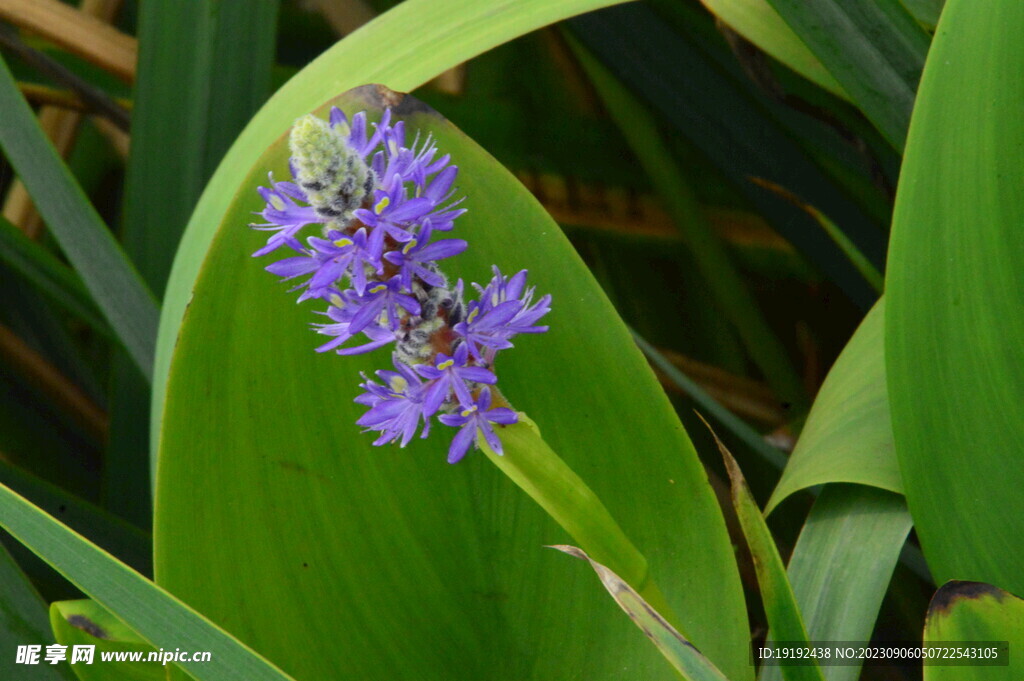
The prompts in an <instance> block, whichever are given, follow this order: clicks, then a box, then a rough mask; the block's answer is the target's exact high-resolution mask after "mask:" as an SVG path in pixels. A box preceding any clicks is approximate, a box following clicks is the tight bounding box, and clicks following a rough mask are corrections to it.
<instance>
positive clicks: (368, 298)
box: [349, 276, 420, 333]
mask: <svg viewBox="0 0 1024 681" xmlns="http://www.w3.org/2000/svg"><path fill="white" fill-rule="evenodd" d="M349 305H350V306H351V307H353V308H357V310H356V312H355V314H353V315H352V319H351V321H350V322H349V331H351V332H352V333H357V332H359V331H362V330H363V329H364V328H366V327H367V326H369V325H370V324H373V323H375V322H377V320H378V319H379V318H380V316H381V315H382V314H384V315H386V316H387V328H389V329H391V330H392V331H394V330H395V329H397V328H398V325H399V322H401V320H402V313H401V312H399V311H398V308H402V309H404V310H405V311H406V312H408V313H409V314H411V315H418V314H419V313H420V304H419V302H417V300H416V299H415V298H413V297H412V296H410V295H407V294H405V293H402V280H401V277H398V276H394V277H391V279H389V280H388V281H386V282H382V283H379V284H375V285H374V286H372V287H371V288H369V289H368V290H367V292H366V294H365V295H361V296H357V297H353V298H351V303H350V304H349Z"/></svg>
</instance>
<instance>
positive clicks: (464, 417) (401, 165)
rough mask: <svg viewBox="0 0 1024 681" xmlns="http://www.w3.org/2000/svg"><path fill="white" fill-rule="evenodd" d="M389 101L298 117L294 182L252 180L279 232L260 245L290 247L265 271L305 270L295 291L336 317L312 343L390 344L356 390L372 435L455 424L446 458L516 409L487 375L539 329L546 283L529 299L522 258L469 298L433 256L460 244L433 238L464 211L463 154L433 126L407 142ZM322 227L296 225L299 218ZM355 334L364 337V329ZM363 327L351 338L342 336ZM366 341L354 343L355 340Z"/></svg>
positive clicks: (492, 443) (351, 350) (381, 440)
mask: <svg viewBox="0 0 1024 681" xmlns="http://www.w3.org/2000/svg"><path fill="white" fill-rule="evenodd" d="M390 121H391V112H390V110H387V111H386V112H385V114H384V117H383V119H382V120H381V121H380V122H379V123H377V124H374V125H373V126H372V127H373V132H372V133H371V132H370V130H369V126H368V124H367V120H366V113H365V112H360V113H358V114H356V115H355V116H353V117H352V120H351V122H350V121H349V120H348V118H347V116H346V115H345V114H344V112H342V111H341V110H340V109H338V108H336V107H335V108H333V109H332V110H331V113H330V120H329V122H328V121H324V120H322V119H320V118H317V117H316V116H313V115H308V116H305V117H303V118H300V119H299V120H298V121H297V122H296V124H295V126H294V127H293V128H292V131H291V136H290V138H289V145H290V150H291V172H292V176H293V178H294V180H295V181H294V182H275V181H274V179H273V177H271V178H270V187H269V188H267V187H260V188H259V191H260V194H261V195H262V196H263V198H264V199H265V200H266V202H267V205H266V208H265V209H264V210H263V211H262V213H260V215H262V216H263V218H264V219H265V220H266V223H264V224H257V225H253V227H255V228H257V229H263V230H268V231H271V232H273V233H272V234H271V236H270V238H269V239H268V240H267V243H266V245H265V246H264V247H263V248H261V249H259V250H258V251H256V253H254V254H253V255H255V256H261V255H266V254H268V253H271V252H275V251H277V250H278V249H279V248H280V247H282V246H286V247H288V248H290V249H291V250H292V251H293V252H295V253H297V254H298V255H294V256H292V257H288V258H285V259H283V260H278V261H277V262H275V263H273V264H271V265H269V266H267V268H266V269H267V270H268V271H269V272H272V273H273V274H277V275H279V276H281V277H282V278H283V280H291V279H296V278H299V277H308V278H306V279H304V280H303V281H302V282H301V283H300V284H299V285H298V286H296V287H295V288H293V289H292V290H293V291H301V292H302V293H301V294H300V295H299V301H300V302H301V301H303V300H308V299H319V300H323V301H325V302H327V303H328V305H329V307H328V308H327V310H326V311H324V312H323V313H322V314H324V315H325V316H326V317H327V318H328V319H329V320H330V321H328V322H325V323H320V324H315V325H314V326H315V328H316V329H317V331H318V332H319V333H321V334H323V335H325V336H330V337H331V340H329V341H328V342H326V343H324V344H323V345H321V346H320V347H319V348H317V351H318V352H326V351H329V350H333V351H334V352H336V353H337V354H339V355H351V354H357V353H364V352H370V351H372V350H375V349H377V348H381V347H384V346H388V345H392V344H393V345H394V346H395V349H394V352H393V354H392V363H393V365H394V370H393V371H392V370H380V371H378V372H377V377H378V378H379V379H380V381H381V382H380V383H378V382H377V381H375V380H374V379H371V378H368V377H366V375H365V374H364V375H363V379H364V382H363V383H362V384H361V387H362V388H363V390H364V392H363V394H361V395H360V396H359V397H357V398H356V401H357V402H359V403H360V404H364V405H366V406H367V407H369V410H368V411H367V412H366V413H365V414H364V415H363V416H362V418H360V419H359V420H358V421H357V423H358V424H359V425H360V426H364V427H365V428H366V429H368V430H373V431H377V432H379V433H380V436H379V437H378V438H377V439H376V441H375V442H374V444H375V445H383V444H387V443H391V442H399V443H400V445H401V446H402V447H405V446H406V445H407V444H408V443H409V441H410V440H411V439H412V437H413V436H414V435H415V434H416V431H417V430H418V429H419V428H420V425H421V424H422V437H427V436H428V435H429V433H430V427H431V421H432V420H433V419H434V417H435V416H436V417H437V421H439V422H440V423H441V424H443V425H445V426H449V427H453V428H458V429H459V430H458V433H457V434H456V435H455V437H454V439H453V440H452V444H451V448H450V450H449V454H448V461H449V462H450V463H456V462H458V461H459V460H461V459H462V458H463V456H465V454H466V452H467V450H468V449H469V447H470V446H471V445H472V444H473V442H474V440H475V439H476V436H477V434H479V436H480V437H482V438H483V439H484V440H485V441H486V442H487V444H488V446H489V447H490V448H491V449H492V450H493V451H494V452H496V453H497V454H502V446H501V440H500V438H499V437H498V436H497V435H496V433H495V431H494V427H493V426H494V424H497V425H500V426H505V425H510V424H512V423H516V422H517V420H518V417H517V415H516V413H515V412H514V411H512V410H511V409H509V408H508V406H507V402H506V401H505V399H504V398H503V397H502V396H501V395H500V393H498V392H497V388H496V387H494V386H495V384H496V383H497V380H498V379H497V376H496V375H495V373H494V371H493V367H494V359H495V356H496V355H497V353H498V352H499V351H500V350H504V349H506V348H511V347H512V342H511V339H512V338H513V337H515V336H516V335H518V334H521V333H543V332H544V331H547V329H548V327H546V326H540V325H538V324H537V322H538V321H539V320H540V319H541V318H542V317H543V316H544V315H546V314H547V313H548V312H549V311H550V309H551V308H550V303H551V296H550V295H545V296H543V297H541V298H540V299H539V300H537V301H536V302H534V300H533V296H534V290H533V289H532V288H527V287H526V275H527V273H526V271H525V270H523V271H521V272H519V273H517V274H515V275H513V276H511V277H509V276H505V275H503V274H502V273H501V271H500V270H499V269H498V267H497V266H495V267H494V276H493V278H492V279H491V280H490V282H489V283H487V285H485V286H481V285H479V284H473V287H474V288H475V289H476V291H477V292H478V293H479V299H478V300H473V301H469V302H466V301H465V300H464V298H463V293H464V288H465V287H464V285H463V282H462V280H461V279H460V280H458V282H456V283H455V284H454V286H452V285H450V283H449V280H448V278H447V277H446V276H445V275H444V274H443V273H442V271H441V269H440V268H439V266H438V264H437V263H438V261H440V260H443V259H445V258H449V257H452V256H455V255H458V254H459V253H462V252H463V251H464V250H466V248H467V246H468V244H467V243H466V241H465V240H463V239H438V240H432V237H433V236H434V234H435V233H440V232H448V231H451V230H452V229H453V228H454V226H455V221H456V220H457V219H458V217H459V216H460V215H462V214H463V213H465V209H464V208H461V207H460V205H461V204H462V201H463V199H462V198H455V191H454V190H453V189H452V186H453V184H454V182H455V179H456V176H457V175H458V167H457V166H455V165H452V164H451V163H450V161H451V159H450V157H449V156H448V155H444V156H439V155H438V149H437V146H436V144H435V143H434V142H433V140H432V139H431V138H430V137H427V138H426V139H424V140H422V141H421V140H420V138H419V135H417V136H416V137H415V139H414V140H413V141H412V143H411V144H409V145H408V146H406V142H405V138H406V135H405V124H404V122H402V121H398V122H396V123H395V124H394V125H391V123H390ZM309 227H312V228H315V229H318V230H319V233H318V234H317V235H315V236H308V237H307V238H306V239H305V243H303V242H302V240H300V238H299V235H300V233H301V232H302V231H303V230H304V229H306V228H309ZM360 336H362V338H360ZM353 339H357V340H356V343H355V344H352V345H346V344H347V343H349V341H351V340H353ZM360 341H362V342H360Z"/></svg>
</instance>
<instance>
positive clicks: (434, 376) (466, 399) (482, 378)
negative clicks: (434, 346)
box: [413, 345, 498, 416]
mask: <svg viewBox="0 0 1024 681" xmlns="http://www.w3.org/2000/svg"><path fill="white" fill-rule="evenodd" d="M468 359H469V351H468V349H467V348H466V346H465V345H460V346H459V347H458V349H456V350H455V354H454V355H453V356H448V355H446V354H444V353H443V352H442V353H438V355H437V358H436V360H435V361H434V365H433V366H431V365H429V364H417V365H416V366H415V367H413V368H414V369H415V370H416V372H417V373H418V374H419V375H420V376H422V377H423V378H425V379H427V380H428V381H430V383H429V384H428V387H427V388H426V392H425V393H424V395H423V402H424V405H423V412H424V413H425V414H426V415H427V416H433V415H434V414H435V413H436V412H437V410H438V409H440V408H441V406H442V405H444V403H445V402H446V401H447V400H448V398H449V396H450V395H451V393H453V392H454V393H455V397H456V398H457V400H458V403H459V404H460V405H462V406H463V407H469V406H470V405H472V404H473V397H472V395H470V392H469V387H468V386H467V385H466V382H467V381H468V382H470V383H488V384H491V385H493V384H495V383H497V382H498V378H497V376H495V375H494V374H493V373H491V372H490V371H488V370H487V369H484V368H483V367H475V366H467V361H468Z"/></svg>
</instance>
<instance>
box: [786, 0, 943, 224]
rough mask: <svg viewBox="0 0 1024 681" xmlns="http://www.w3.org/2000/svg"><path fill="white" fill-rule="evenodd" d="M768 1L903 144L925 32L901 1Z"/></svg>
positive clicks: (883, 128)
mask: <svg viewBox="0 0 1024 681" xmlns="http://www.w3.org/2000/svg"><path fill="white" fill-rule="evenodd" d="M768 1H769V2H770V3H771V4H772V7H774V8H775V9H776V11H778V13H779V14H780V15H781V16H782V18H783V19H785V20H786V23H787V24H789V26H790V27H791V28H792V29H793V30H794V31H795V32H796V33H797V35H799V36H800V38H801V39H802V40H803V41H804V42H805V43H806V44H807V46H808V47H809V48H810V49H811V52H813V53H814V55H815V56H816V57H817V58H818V59H820V60H821V63H822V64H824V65H825V68H826V69H828V70H829V73H831V74H832V76H833V77H835V79H836V80H837V81H839V85H840V86H841V87H842V88H843V90H845V91H846V92H847V94H849V96H850V98H851V99H852V100H853V102H854V103H855V104H856V105H857V106H858V107H860V109H861V111H863V112H864V114H865V115H866V116H867V117H868V119H869V120H871V122H872V123H874V124H875V127H877V128H878V130H879V131H880V132H881V133H882V134H883V135H884V136H885V138H886V139H887V140H889V143H890V144H892V145H893V147H895V148H896V149H897V150H900V149H902V148H903V143H904V141H905V140H906V135H907V128H908V127H909V125H910V112H911V110H912V109H913V108H914V92H915V91H916V89H917V81H918V79H919V78H920V77H921V69H922V68H923V66H924V58H925V55H926V54H927V53H928V35H927V34H926V33H925V32H924V30H923V29H922V28H921V26H920V25H919V24H918V23H917V22H916V21H914V18H913V17H912V16H911V15H910V14H909V13H908V12H907V11H906V9H905V8H904V7H903V5H901V4H900V0H768ZM824 212H825V214H826V215H827V214H831V213H830V211H828V210H825V211H824Z"/></svg>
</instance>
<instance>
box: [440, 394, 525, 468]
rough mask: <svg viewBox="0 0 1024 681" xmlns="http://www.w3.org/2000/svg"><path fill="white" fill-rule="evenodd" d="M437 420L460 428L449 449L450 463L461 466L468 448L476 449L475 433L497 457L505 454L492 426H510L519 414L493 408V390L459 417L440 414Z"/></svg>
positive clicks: (500, 408) (463, 411)
mask: <svg viewBox="0 0 1024 681" xmlns="http://www.w3.org/2000/svg"><path fill="white" fill-rule="evenodd" d="M437 420H438V421H440V422H441V423H443V424H444V425H446V426H452V427H454V428H459V432H458V433H456V434H455V438H454V439H452V446H451V447H450V448H449V449H448V463H458V462H459V461H461V460H462V457H464V456H465V455H466V452H467V451H469V446H470V445H473V446H474V447H476V443H475V439H476V434H477V433H478V432H479V433H480V434H481V435H483V436H484V440H486V441H487V446H488V447H490V448H491V450H492V451H493V452H494V453H495V454H499V455H500V454H504V450H503V449H502V447H501V440H499V439H498V436H497V434H495V432H494V429H493V428H492V427H491V424H492V423H497V424H500V425H503V426H507V425H511V424H513V423H516V422H517V421H518V420H519V417H518V416H516V413H515V412H514V411H512V410H511V409H508V408H506V407H496V408H494V409H491V390H490V388H483V389H481V390H480V396H479V397H477V398H476V400H475V401H474V402H473V403H472V404H471V405H469V406H468V407H466V408H464V409H462V410H461V411H460V412H459V413H457V414H441V415H440V416H438V417H437Z"/></svg>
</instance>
